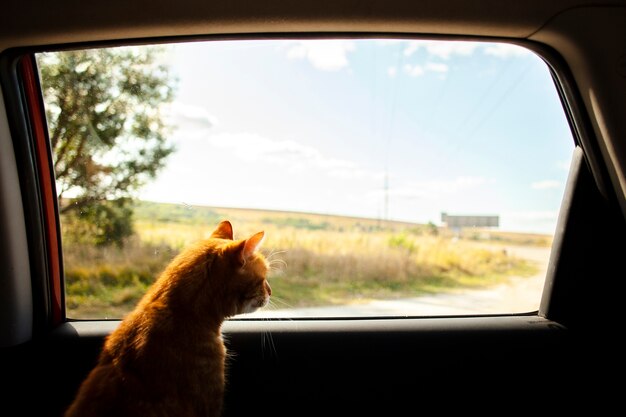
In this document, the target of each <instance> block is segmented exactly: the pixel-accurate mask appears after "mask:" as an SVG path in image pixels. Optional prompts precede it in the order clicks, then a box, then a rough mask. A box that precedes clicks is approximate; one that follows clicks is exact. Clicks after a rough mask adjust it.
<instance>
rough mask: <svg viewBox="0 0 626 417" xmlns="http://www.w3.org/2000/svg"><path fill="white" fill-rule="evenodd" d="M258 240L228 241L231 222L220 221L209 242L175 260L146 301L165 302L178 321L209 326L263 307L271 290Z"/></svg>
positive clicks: (258, 236)
mask: <svg viewBox="0 0 626 417" xmlns="http://www.w3.org/2000/svg"><path fill="white" fill-rule="evenodd" d="M263 237H264V232H258V233H256V234H253V235H252V236H250V237H248V238H247V239H237V240H234V239H233V227H232V225H231V223H230V222H229V221H228V220H224V221H222V222H220V224H219V225H218V226H217V227H216V229H215V230H214V231H213V233H212V234H211V236H210V237H209V238H207V239H204V240H202V241H199V242H197V243H196V244H194V245H191V246H189V247H188V248H186V249H185V250H184V251H182V252H181V253H180V254H178V256H176V258H175V259H174V260H173V261H172V262H171V263H170V264H169V265H168V267H167V268H166V270H165V271H164V273H163V275H162V279H160V280H159V281H158V282H157V283H156V285H155V287H154V289H153V291H152V294H149V295H147V297H146V299H147V300H157V301H158V300H161V299H167V305H168V306H169V308H170V309H171V310H175V311H179V312H181V313H180V315H179V316H180V317H182V316H183V315H185V317H186V318H187V319H190V320H202V321H204V320H209V321H213V322H215V321H221V320H223V319H224V318H227V317H231V316H234V315H237V314H243V313H251V312H253V311H255V310H257V309H259V308H261V307H264V306H265V305H267V304H268V303H269V300H270V295H271V294H272V290H271V288H270V285H269V283H268V282H267V273H268V271H269V263H268V261H267V260H266V258H265V257H264V256H263V254H262V253H261V252H260V251H259V247H260V245H261V242H262V241H263ZM162 296H164V297H162ZM184 312H186V313H184Z"/></svg>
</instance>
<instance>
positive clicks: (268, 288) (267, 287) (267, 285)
mask: <svg viewBox="0 0 626 417" xmlns="http://www.w3.org/2000/svg"><path fill="white" fill-rule="evenodd" d="M265 289H266V290H267V295H272V287H270V284H268V283H267V281H266V282H265Z"/></svg>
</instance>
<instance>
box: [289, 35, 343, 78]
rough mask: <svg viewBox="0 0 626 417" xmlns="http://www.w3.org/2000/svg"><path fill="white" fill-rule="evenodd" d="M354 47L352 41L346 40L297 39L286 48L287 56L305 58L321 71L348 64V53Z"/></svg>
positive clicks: (333, 69) (337, 68)
mask: <svg viewBox="0 0 626 417" xmlns="http://www.w3.org/2000/svg"><path fill="white" fill-rule="evenodd" d="M354 48H355V47H354V42H352V41H348V40H315V41H299V42H297V43H295V44H294V45H292V46H291V47H290V48H289V49H288V50H287V57H288V58H290V59H307V60H308V61H309V62H310V63H311V64H312V65H313V66H314V67H315V68H317V69H319V70H322V71H337V70H340V69H342V68H345V67H347V66H348V65H349V64H350V62H349V61H348V53H349V52H351V51H353V50H354Z"/></svg>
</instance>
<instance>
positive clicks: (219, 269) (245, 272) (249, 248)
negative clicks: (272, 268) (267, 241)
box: [210, 220, 272, 316]
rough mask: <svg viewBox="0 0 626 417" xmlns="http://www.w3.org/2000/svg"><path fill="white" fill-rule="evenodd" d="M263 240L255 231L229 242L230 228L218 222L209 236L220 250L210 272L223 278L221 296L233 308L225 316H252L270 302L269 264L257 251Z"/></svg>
mask: <svg viewBox="0 0 626 417" xmlns="http://www.w3.org/2000/svg"><path fill="white" fill-rule="evenodd" d="M264 237H265V233H264V232H258V233H255V234H254V235H252V236H250V237H248V238H247V239H239V240H233V228H232V225H231V223H230V222H229V221H228V220H224V221H222V222H220V224H219V225H218V226H217V228H216V229H215V230H214V231H213V233H212V234H211V238H210V239H211V240H213V241H214V242H217V246H216V247H217V248H219V249H221V250H220V254H221V255H220V256H218V257H216V258H214V259H213V265H212V267H211V269H212V272H213V273H217V274H219V275H221V276H222V277H223V278H224V280H223V283H222V284H223V287H222V289H223V292H222V296H223V297H224V299H225V301H227V303H228V305H230V306H232V308H233V310H232V311H231V312H229V313H228V314H227V315H229V316H231V315H235V314H244V313H252V312H253V311H255V310H257V309H259V308H261V307H264V306H266V305H267V304H268V303H269V301H270V296H271V294H272V289H271V287H270V285H269V283H268V282H267V273H268V271H269V263H268V261H267V259H266V258H265V256H263V254H262V253H261V252H260V251H259V247H260V246H261V242H262V241H263V238H264Z"/></svg>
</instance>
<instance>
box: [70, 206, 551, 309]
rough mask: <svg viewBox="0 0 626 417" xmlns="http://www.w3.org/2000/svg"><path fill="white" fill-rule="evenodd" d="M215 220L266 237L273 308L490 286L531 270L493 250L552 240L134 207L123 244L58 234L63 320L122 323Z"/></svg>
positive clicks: (309, 217) (239, 233)
mask: <svg viewBox="0 0 626 417" xmlns="http://www.w3.org/2000/svg"><path fill="white" fill-rule="evenodd" d="M222 219H229V220H230V221H231V222H232V223H233V227H234V230H235V239H239V238H245V237H247V236H249V235H251V234H252V233H255V232H257V231H259V230H264V231H265V232H266V239H265V241H264V243H263V249H262V250H263V252H264V254H265V255H266V256H267V257H268V258H269V259H270V262H271V265H272V271H271V274H270V277H269V281H270V284H271V285H272V291H273V294H272V298H273V304H274V305H275V306H276V308H290V307H304V306H319V305H334V304H346V303H359V302H365V301H368V300H372V299H389V298H398V297H414V296H418V295H420V294H432V293H437V292H442V291H455V290H458V289H463V288H478V287H483V286H488V285H493V284H496V283H499V282H503V281H504V280H506V279H507V277H509V276H512V275H517V276H520V275H521V276H530V275H532V274H533V273H534V272H536V268H535V266H534V265H532V264H529V263H528V262H527V261H525V260H522V259H518V258H515V257H513V256H511V255H510V254H508V253H507V252H506V251H505V250H504V249H503V248H502V247H500V246H499V245H501V244H503V243H513V244H525V245H541V246H542V245H546V242H548V243H549V239H548V238H547V237H545V236H542V235H518V234H494V233H493V232H484V231H483V232H480V233H479V232H476V233H473V234H471V233H470V234H468V233H465V234H461V235H459V236H457V235H455V234H452V233H450V232H448V231H446V230H440V229H438V228H437V227H436V226H435V225H432V224H427V225H417V224H411V223H401V222H383V221H379V220H372V219H359V218H347V217H335V216H322V215H314V214H304V213H287V212H272V211H262V210H244V209H223V208H209V207H195V206H193V207H192V206H188V205H184V204H182V205H175V204H159V203H148V202H139V203H136V205H135V207H134V225H135V230H136V232H135V234H134V235H133V236H131V237H129V238H127V239H126V240H125V242H124V245H123V246H118V245H108V246H102V245H97V244H89V243H88V242H85V241H84V239H82V240H81V239H80V238H77V234H76V233H75V230H74V229H72V224H71V223H68V224H67V225H66V227H65V228H64V229H63V239H64V265H65V286H66V305H67V311H68V313H67V314H68V317H74V318H103V317H104V318H120V317H122V316H123V315H124V314H126V313H127V312H128V311H130V310H131V309H132V308H133V307H134V305H135V304H136V302H137V301H138V300H139V298H140V297H141V296H142V295H143V293H144V292H145V291H146V289H147V288H148V286H149V285H150V284H151V283H152V282H154V280H155V279H156V278H157V277H158V274H159V273H160V271H161V270H162V269H163V268H164V267H165V265H166V264H167V263H168V262H169V261H170V260H171V259H172V258H173V257H174V256H175V255H176V254H177V253H178V252H179V251H180V250H181V249H182V248H183V247H184V246H185V245H187V244H189V243H191V242H193V241H195V240H198V239H202V238H204V237H207V236H208V235H209V234H210V233H211V231H212V230H213V229H214V227H215V226H216V225H217V223H218V222H219V221H220V220H222ZM81 236H85V235H84V234H82V235H81ZM546 239H547V240H546ZM485 243H489V245H485Z"/></svg>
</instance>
